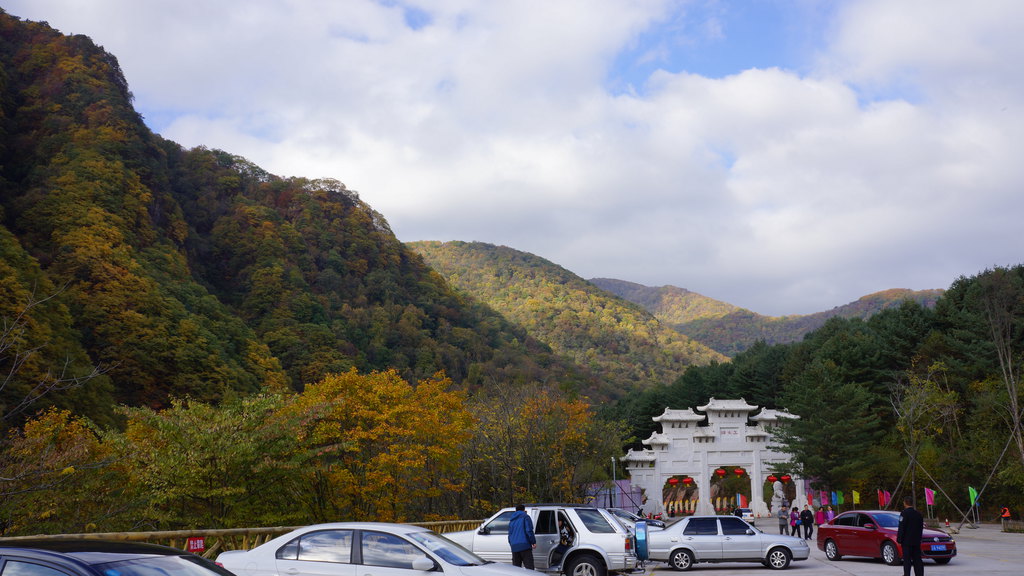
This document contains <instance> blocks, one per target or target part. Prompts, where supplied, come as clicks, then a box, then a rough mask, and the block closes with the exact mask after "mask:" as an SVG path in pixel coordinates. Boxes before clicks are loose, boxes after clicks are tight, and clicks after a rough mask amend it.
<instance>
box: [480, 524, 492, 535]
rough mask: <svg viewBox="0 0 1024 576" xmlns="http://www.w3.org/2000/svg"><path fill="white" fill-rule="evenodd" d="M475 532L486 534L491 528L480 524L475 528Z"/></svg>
mask: <svg viewBox="0 0 1024 576" xmlns="http://www.w3.org/2000/svg"><path fill="white" fill-rule="evenodd" d="M477 533H478V534H483V535H484V536H486V535H488V534H490V533H491V529H490V528H488V527H487V526H481V527H480V529H479V530H477Z"/></svg>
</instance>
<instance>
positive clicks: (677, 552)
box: [647, 516, 811, 570]
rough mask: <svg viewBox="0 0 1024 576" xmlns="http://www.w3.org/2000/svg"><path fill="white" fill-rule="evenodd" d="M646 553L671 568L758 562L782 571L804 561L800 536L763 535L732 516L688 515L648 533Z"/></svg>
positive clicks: (805, 555) (807, 549) (805, 554)
mask: <svg viewBox="0 0 1024 576" xmlns="http://www.w3.org/2000/svg"><path fill="white" fill-rule="evenodd" d="M647 547H648V556H649V557H650V559H651V560H656V561H660V562H667V563H668V565H669V567H670V568H674V569H676V570H689V569H690V568H692V567H693V565H694V564H697V563H700V562H760V563H762V564H764V565H765V566H767V567H769V568H774V569H776V570H782V569H784V568H788V567H789V563H790V562H791V561H793V560H806V559H807V558H808V556H810V554H811V549H810V546H809V545H808V544H807V541H806V540H804V539H803V538H797V537H796V536H784V535H776V534H765V533H764V532H762V531H760V530H758V529H757V528H755V527H753V526H751V525H750V524H747V523H746V522H744V521H743V520H742V519H740V518H737V517H735V516H689V517H687V518H683V519H682V520H679V521H678V522H676V523H675V524H672V525H671V526H669V527H668V528H665V529H664V530H652V531H650V532H649V533H648V534H647Z"/></svg>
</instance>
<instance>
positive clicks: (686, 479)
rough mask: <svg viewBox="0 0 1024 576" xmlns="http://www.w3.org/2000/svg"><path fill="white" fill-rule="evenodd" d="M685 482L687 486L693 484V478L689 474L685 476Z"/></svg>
mask: <svg viewBox="0 0 1024 576" xmlns="http://www.w3.org/2000/svg"><path fill="white" fill-rule="evenodd" d="M683 484H685V485H686V486H689V485H690V484H693V478H690V477H689V476H687V477H686V478H683Z"/></svg>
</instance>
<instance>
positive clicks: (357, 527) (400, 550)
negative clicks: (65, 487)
mask: <svg viewBox="0 0 1024 576" xmlns="http://www.w3.org/2000/svg"><path fill="white" fill-rule="evenodd" d="M217 563H218V564H220V565H221V566H223V567H224V568H227V569H228V570H230V571H231V572H233V573H235V574H236V575H237V576H282V575H288V576H356V575H362V574H373V575H374V576H423V575H424V574H426V573H430V574H436V575H438V576H530V574H531V573H532V572H531V571H529V570H526V569H524V568H516V567H515V566H511V565H508V564H495V563H493V562H488V561H486V560H484V559H483V558H480V557H479V556H477V555H476V554H473V553H472V552H470V551H469V550H466V549H465V548H463V547H461V546H458V545H457V544H455V543H454V542H451V541H450V540H448V539H446V538H445V537H443V536H441V535H439V534H435V533H434V532H431V531H430V530H427V529H426V528H421V527H419V526H410V525H407V524H387V523H383V522H338V523H332V524H316V525H313V526H306V527H305V528H299V529H298V530H294V531H292V532H289V533H288V534H285V535H284V536H279V537H277V538H275V539H273V540H271V541H269V542H267V543H266V544H263V545H260V546H257V547H255V548H253V549H252V550H245V551H243V550H233V551H229V552H222V553H221V554H220V556H218V557H217ZM154 573H155V572H154ZM533 574H535V573H533Z"/></svg>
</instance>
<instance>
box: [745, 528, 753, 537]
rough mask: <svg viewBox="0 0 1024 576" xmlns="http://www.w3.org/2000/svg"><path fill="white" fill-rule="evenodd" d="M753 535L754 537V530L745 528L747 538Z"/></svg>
mask: <svg viewBox="0 0 1024 576" xmlns="http://www.w3.org/2000/svg"><path fill="white" fill-rule="evenodd" d="M753 535H754V530H753V529H752V528H747V536H753Z"/></svg>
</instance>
